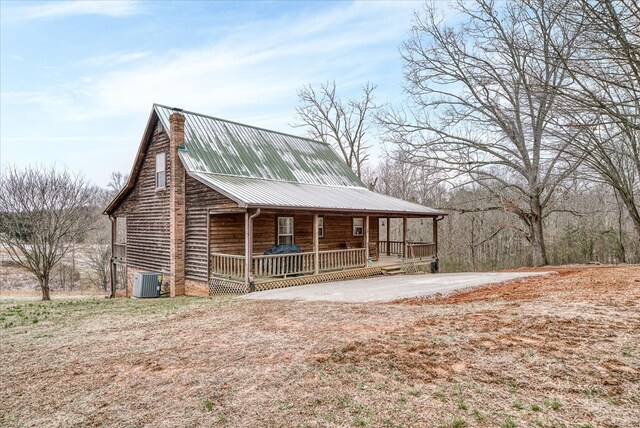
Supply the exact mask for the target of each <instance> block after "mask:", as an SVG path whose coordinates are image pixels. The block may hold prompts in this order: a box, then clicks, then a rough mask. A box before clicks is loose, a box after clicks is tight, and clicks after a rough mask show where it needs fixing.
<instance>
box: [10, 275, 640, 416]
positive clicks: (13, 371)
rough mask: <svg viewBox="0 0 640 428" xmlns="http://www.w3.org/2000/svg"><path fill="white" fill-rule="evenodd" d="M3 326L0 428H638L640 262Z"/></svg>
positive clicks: (172, 304) (72, 312) (109, 309)
mask: <svg viewBox="0 0 640 428" xmlns="http://www.w3.org/2000/svg"><path fill="white" fill-rule="evenodd" d="M34 320H35V322H34ZM0 327H4V328H2V329H0V355H1V356H2V358H3V359H4V361H8V362H9V364H4V365H1V366H0V378H1V379H3V388H2V389H1V390H0V425H2V426H34V427H35V426H38V427H39V426H60V427H62V426H65V427H66V426H101V425H104V426H154V427H174V426H233V427H282V426H310V427H343V426H356V427H362V426H370V427H399V426H405V427H453V426H458V427H460V426H464V427H500V426H517V427H529V426H542V427H549V428H551V427H561V426H565V427H567V428H576V427H587V426H592V427H631V426H640V410H639V409H640V371H639V370H640V345H639V344H640V268H639V267H637V266H633V267H621V268H611V267H599V268H596V269H592V268H589V269H577V270H576V271H575V272H573V273H570V274H566V275H564V276H561V275H553V276H546V277H533V278H527V279H524V280H520V281H516V282H512V283H507V284H495V285H491V286H486V287H483V288H481V289H476V290H472V291H467V292H464V293H458V294H456V295H453V296H448V297H444V298H438V299H422V300H420V299H414V300H412V301H408V302H407V301H405V302H402V303H401V304H340V303H326V302H324V303H321V302H279V301H244V300H239V299H232V298H216V299H197V298H177V299H158V300H144V301H140V300H129V299H117V300H104V299H101V300H85V301H68V302H52V303H47V304H43V303H0ZM513 424H515V425H513Z"/></svg>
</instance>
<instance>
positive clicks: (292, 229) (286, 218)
mask: <svg viewBox="0 0 640 428" xmlns="http://www.w3.org/2000/svg"><path fill="white" fill-rule="evenodd" d="M281 220H284V222H285V223H287V222H289V221H290V225H289V227H290V232H291V233H280V221H281ZM276 227H277V228H278V230H276V233H277V235H278V245H294V233H293V231H294V225H293V217H278V222H277V225H276ZM285 227H286V225H285ZM285 236H290V237H291V244H281V243H280V237H285Z"/></svg>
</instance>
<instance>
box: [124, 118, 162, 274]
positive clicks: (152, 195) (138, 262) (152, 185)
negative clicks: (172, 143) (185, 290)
mask: <svg viewBox="0 0 640 428" xmlns="http://www.w3.org/2000/svg"><path fill="white" fill-rule="evenodd" d="M147 144H148V148H147V150H146V151H145V155H144V159H143V161H142V167H141V168H140V173H139V174H138V177H137V179H136V183H135V186H134V188H133V189H132V190H131V192H129V194H128V195H127V196H126V197H125V199H124V200H123V201H122V203H121V204H120V206H119V207H118V209H117V210H116V211H115V212H114V215H115V216H116V217H121V216H126V218H127V220H126V223H127V250H126V254H127V256H126V257H127V265H128V266H131V267H135V268H138V269H140V270H143V271H158V272H163V273H169V270H170V269H169V263H170V251H171V249H170V225H169V191H170V189H169V183H170V182H171V181H170V177H169V175H170V170H171V168H170V166H171V162H173V159H171V154H170V150H169V137H168V135H167V133H166V132H165V130H164V129H163V127H162V125H161V124H160V122H157V124H156V126H155V129H154V132H153V135H152V137H151V140H150V141H149V142H148V143H147ZM160 152H164V153H165V154H166V166H165V169H166V183H167V187H166V188H165V189H163V190H158V191H156V181H155V173H156V171H155V156H156V154H157V153H160Z"/></svg>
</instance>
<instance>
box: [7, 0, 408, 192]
mask: <svg viewBox="0 0 640 428" xmlns="http://www.w3.org/2000/svg"><path fill="white" fill-rule="evenodd" d="M0 7H1V22H0V24H1V30H0V31H1V37H0V43H1V46H0V48H1V49H0V67H1V69H0V91H1V101H0V164H1V165H2V166H6V165H10V164H11V165H17V166H18V167H22V166H25V165H27V164H34V163H37V164H44V165H49V164H52V163H55V164H56V165H59V166H64V167H67V168H69V169H71V170H73V171H78V172H81V173H83V174H84V175H85V176H86V177H87V178H88V179H89V180H90V181H92V182H93V183H95V184H98V185H102V186H104V185H106V184H107V182H108V179H109V175H110V173H111V172H112V171H121V172H128V171H129V169H130V167H131V163H132V161H133V157H134V155H135V152H136V150H137V147H138V145H139V143H140V138H141V136H142V132H143V130H144V129H143V128H144V126H145V124H146V120H147V117H148V115H149V112H150V110H151V105H152V104H153V103H154V102H158V103H161V104H166V105H170V106H177V107H181V108H184V109H187V110H193V111H198V112H201V113H205V114H211V115H214V116H218V117H222V118H226V119H230V120H235V121H239V122H244V123H249V124H253V125H256V126H262V127H266V128H270V129H275V130H281V131H285V132H292V133H301V132H302V130H300V129H293V128H291V127H290V125H289V124H290V123H292V122H294V121H295V107H296V104H297V97H296V90H297V89H298V88H300V87H301V86H302V85H304V84H306V83H311V84H314V85H317V84H319V83H322V82H325V81H327V80H333V79H335V80H336V82H337V84H338V87H339V90H340V92H341V94H342V95H343V96H345V97H348V96H351V95H356V94H358V91H359V88H360V87H361V86H362V85H363V84H365V83H366V82H367V81H370V82H372V83H375V84H377V85H378V89H377V91H376V98H377V101H378V102H380V103H384V102H393V103H397V102H399V101H400V100H401V98H402V93H401V92H402V89H401V84H402V62H401V59H400V55H399V52H398V47H399V45H400V44H401V43H402V41H403V39H404V38H405V37H406V35H407V33H408V31H409V29H410V25H411V20H412V16H413V11H414V9H419V8H420V7H421V3H420V2H398V1H394V2H355V3H353V2H317V3H315V2H255V3H254V2H204V1H201V2H175V3H174V2H168V1H163V2H136V1H120V2H107V1H99V2H89V1H87V2H47V3H45V2H10V1H4V0H3V1H2V2H1V6H0Z"/></svg>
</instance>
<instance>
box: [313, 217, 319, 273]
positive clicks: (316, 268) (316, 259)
mask: <svg viewBox="0 0 640 428" xmlns="http://www.w3.org/2000/svg"><path fill="white" fill-rule="evenodd" d="M318 238H319V236H318V214H314V215H313V273H314V274H315V275H318V274H319V273H320V255H319V254H318V251H319V247H320V242H319V239H318Z"/></svg>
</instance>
